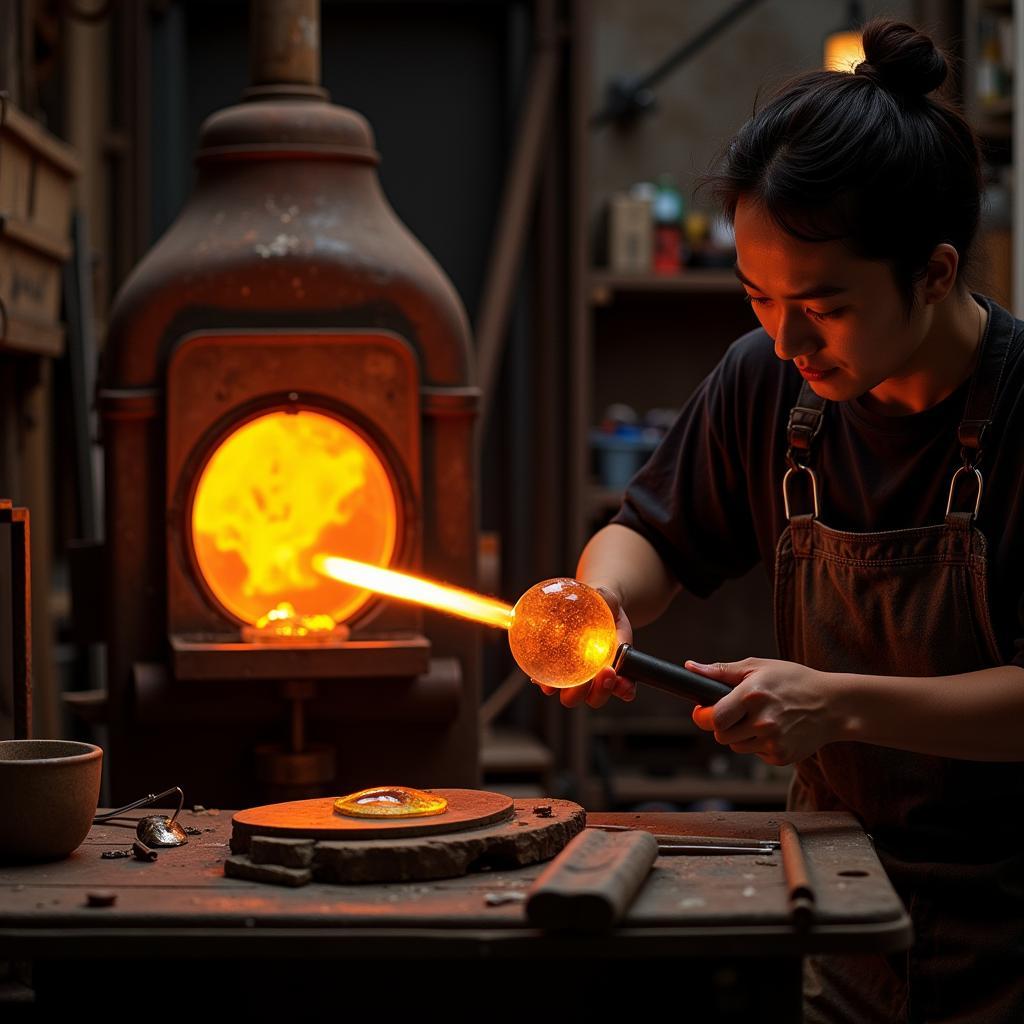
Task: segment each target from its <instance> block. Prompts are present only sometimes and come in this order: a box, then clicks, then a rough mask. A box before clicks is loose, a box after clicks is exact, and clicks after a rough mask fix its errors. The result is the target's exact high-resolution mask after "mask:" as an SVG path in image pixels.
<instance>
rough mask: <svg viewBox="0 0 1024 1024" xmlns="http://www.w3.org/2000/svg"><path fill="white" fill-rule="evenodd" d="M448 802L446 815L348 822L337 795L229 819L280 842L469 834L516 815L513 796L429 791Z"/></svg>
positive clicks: (253, 810)
mask: <svg viewBox="0 0 1024 1024" xmlns="http://www.w3.org/2000/svg"><path fill="white" fill-rule="evenodd" d="M424 792H427V793H436V794H438V795H439V796H443V797H444V798H445V799H446V800H447V801H448V810H447V811H445V812H444V813H443V814H438V815H436V816H432V817H424V818H390V819H382V818H349V817H345V816H344V815H341V814H337V813H335V811H334V801H335V800H336V799H337V796H342V795H343V794H341V793H339V794H338V795H337V796H326V797H317V798H315V799H313V800H293V801H290V802H288V803H281V804H264V805H263V806H262V807H250V808H249V809H248V810H245V811H239V812H238V813H237V814H235V815H234V817H233V818H232V819H231V824H232V826H233V827H234V833H235V835H236V836H237V835H239V834H240V833H241V834H247V835H249V836H277V837H279V838H281V839H327V840H338V841H344V842H355V841H358V840H361V839H405V838H411V837H413V836H432V835H445V834H446V833H449V832H465V831H468V830H470V829H474V828H484V827H485V826H487V825H494V824H497V823H499V822H503V821H508V820H509V819H511V818H512V816H513V815H514V813H515V811H514V805H513V802H512V798H511V797H507V796H504V795H502V794H501V793H489V792H487V791H485V790H476V789H427V790H424Z"/></svg>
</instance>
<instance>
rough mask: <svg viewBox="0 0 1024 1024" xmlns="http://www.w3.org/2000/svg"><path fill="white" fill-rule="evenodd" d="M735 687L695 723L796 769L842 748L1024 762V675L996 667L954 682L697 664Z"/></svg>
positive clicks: (782, 666)
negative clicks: (847, 744) (852, 745)
mask: <svg viewBox="0 0 1024 1024" xmlns="http://www.w3.org/2000/svg"><path fill="white" fill-rule="evenodd" d="M687 667H689V668H691V669H693V670H694V671H696V672H701V673H702V674H704V675H707V676H710V677H711V678H713V679H720V680H722V681H723V682H727V683H729V684H731V685H732V686H733V687H734V689H733V692H732V693H730V694H727V695H726V696H725V697H723V698H722V699H721V700H720V701H719V702H718V703H717V704H715V705H714V707H698V708H696V709H695V710H694V713H693V719H694V721H695V722H696V724H697V725H698V726H700V728H702V729H704V730H706V731H708V732H714V734H715V738H716V739H717V740H718V742H719V743H722V744H725V745H727V746H729V747H731V748H732V749H733V750H735V751H737V752H738V753H743V754H756V755H757V756H758V757H760V758H761V759H762V760H763V761H767V762H769V763H770V764H791V763H792V762H794V761H799V760H801V759H803V758H805V757H808V756H809V755H810V754H813V753H814V752H815V751H816V750H817V749H818V748H819V747H821V746H823V745H824V744H826V743H832V742H835V741H837V740H854V741H857V742H861V743H873V744H875V745H877V746H882V747H893V748H896V749H898V750H909V751H912V752H914V753H918V754H931V755H933V756H936V757H954V758H963V759H967V760H972V761H1024V668H1021V667H1020V666H1019V665H1000V666H997V667H995V668H987V669H981V670H979V671H977V672H965V673H962V674H959V675H950V676H928V677H920V678H918V677H911V676H874V675H859V674H855V673H849V672H819V671H817V670H815V669H810V668H806V667H805V666H803V665H797V664H793V663H792V662H786V661H770V660H767V659H760V658H748V659H747V660H746V661H740V662H734V663H732V664H718V665H698V664H695V663H693V662H688V663H687Z"/></svg>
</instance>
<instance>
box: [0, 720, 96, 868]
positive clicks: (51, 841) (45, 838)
mask: <svg viewBox="0 0 1024 1024" xmlns="http://www.w3.org/2000/svg"><path fill="white" fill-rule="evenodd" d="M102 767H103V751H102V750H101V749H100V748H99V747H96V746H93V744H91V743H78V742H75V741H73V740H0V860H4V861H8V862H10V861H40V860H59V859H60V858H62V857H67V856H68V855H69V854H70V853H71V852H72V851H73V850H76V849H77V848H78V847H79V846H80V845H81V843H82V840H83V839H85V837H86V835H87V834H88V832H89V829H90V827H91V826H92V819H93V816H94V815H95V814H96V804H97V802H98V800H99V795H100V773H101V770H102Z"/></svg>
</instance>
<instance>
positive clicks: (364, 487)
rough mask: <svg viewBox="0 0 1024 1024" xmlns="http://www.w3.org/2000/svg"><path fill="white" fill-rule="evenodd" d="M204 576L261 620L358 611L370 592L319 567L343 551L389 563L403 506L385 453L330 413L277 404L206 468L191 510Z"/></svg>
mask: <svg viewBox="0 0 1024 1024" xmlns="http://www.w3.org/2000/svg"><path fill="white" fill-rule="evenodd" d="M191 524H192V544H193V547H194V549H195V554H196V560H197V562H198V564H199V569H200V571H201V573H202V575H203V578H204V580H205V581H206V583H207V585H208V586H209V588H210V590H211V592H212V593H213V596H214V597H215V598H216V599H217V601H219V602H220V604H221V605H223V607H224V608H225V609H227V611H228V612H230V613H231V614H232V615H234V616H235V617H236V618H238V619H240V620H241V621H242V622H244V623H248V624H250V625H255V624H257V623H259V622H260V620H261V619H263V620H264V621H265V622H268V621H269V622H273V621H274V616H273V615H271V614H270V613H271V612H273V611H275V610H277V611H278V612H280V610H281V609H288V610H289V613H290V615H291V616H293V617H299V618H300V619H306V618H313V617H316V621H318V622H320V623H324V622H325V619H324V618H323V617H324V616H329V617H330V619H333V621H334V622H335V623H339V622H344V621H345V620H346V619H349V618H351V617H352V616H353V615H354V614H355V613H356V612H357V611H358V610H359V609H360V608H361V607H362V606H363V605H364V604H365V603H366V602H367V601H368V600H369V599H370V597H371V594H370V592H369V591H367V590H366V589H364V588H361V587H358V586H353V585H351V584H348V583H345V582H339V581H338V580H337V579H332V578H329V577H326V576H324V575H323V574H322V573H319V572H316V571H315V570H314V569H313V565H312V559H313V555H314V554H315V553H316V552H319V551H324V550H327V551H337V552H343V553H345V554H347V555H351V556H352V557H353V558H356V559H359V560H360V561H362V562H367V563H375V564H378V565H379V564H382V563H383V564H387V563H388V562H389V561H390V560H391V558H392V557H393V555H394V551H395V541H396V537H397V533H398V506H397V502H396V500H395V494H394V488H393V486H392V483H391V479H390V477H389V475H388V473H387V470H386V469H385V467H384V465H383V463H382V462H381V460H380V458H379V457H378V455H377V454H376V452H375V451H374V450H373V449H372V448H371V447H370V446H369V445H368V444H367V442H366V441H365V440H364V439H363V438H362V437H361V436H360V435H359V434H357V433H356V432H355V431H354V430H352V429H351V428H350V427H347V426H346V425H345V424H344V423H342V422H341V421H340V420H337V419H335V418H333V417H331V416H328V415H325V414H323V413H318V412H312V411H309V410H301V411H299V412H272V413H268V414H266V415H263V416H259V417H257V418H256V419H253V420H250V421H249V422H247V423H245V424H244V425H243V426H241V427H239V428H238V429H237V430H235V431H234V432H233V433H232V434H230V435H229V436H228V437H227V438H226V439H225V440H224V441H223V442H222V443H221V444H220V445H219V446H218V448H217V449H216V451H215V452H214V453H213V455H212V456H211V457H210V459H209V461H208V462H207V463H206V465H205V467H204V468H203V471H202V474H201V475H200V477H199V483H198V485H197V487H196V492H195V498H194V501H193V505H192V513H191Z"/></svg>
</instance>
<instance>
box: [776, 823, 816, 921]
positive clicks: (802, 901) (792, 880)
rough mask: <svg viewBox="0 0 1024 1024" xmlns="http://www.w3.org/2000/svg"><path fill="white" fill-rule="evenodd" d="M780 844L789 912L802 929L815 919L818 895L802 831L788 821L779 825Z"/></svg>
mask: <svg viewBox="0 0 1024 1024" xmlns="http://www.w3.org/2000/svg"><path fill="white" fill-rule="evenodd" d="M779 844H780V846H781V850H782V870H783V872H784V873H785V876H786V888H787V889H788V891H789V892H788V895H789V913H790V916H791V917H792V918H793V924H794V925H795V926H796V927H797V928H799V929H801V930H802V929H804V928H807V927H809V926H810V924H811V923H812V922H813V920H814V908H815V903H816V897H815V893H814V886H813V885H811V879H810V876H809V875H808V873H807V861H806V860H805V859H804V851H803V847H802V846H801V845H800V833H799V832H797V830H796V828H795V826H793V825H792V824H791V823H790V822H788V821H784V822H782V824H781V825H779Z"/></svg>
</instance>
